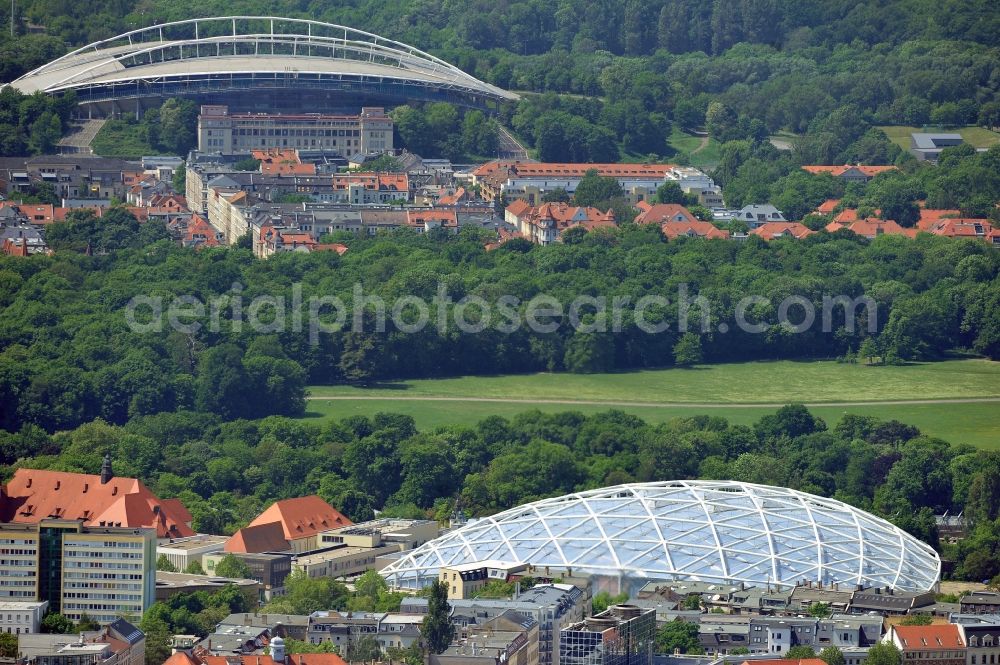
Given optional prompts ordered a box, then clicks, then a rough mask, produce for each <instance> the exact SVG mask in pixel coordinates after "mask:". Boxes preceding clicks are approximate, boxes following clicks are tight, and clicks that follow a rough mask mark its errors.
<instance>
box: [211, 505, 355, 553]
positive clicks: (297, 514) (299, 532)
mask: <svg viewBox="0 0 1000 665" xmlns="http://www.w3.org/2000/svg"><path fill="white" fill-rule="evenodd" d="M275 522H276V523H278V524H280V525H281V535H282V536H283V537H284V539H285V540H287V541H288V542H289V543H290V544H291V547H292V550H293V551H295V552H305V551H308V550H313V549H316V544H317V537H316V536H317V535H318V534H319V533H321V532H323V531H330V530H331V529H339V528H340V527H344V526H350V525H351V524H353V522H351V520H349V519H347V517H345V516H344V515H342V514H341V513H340V511H338V510H337V509H336V508H334V507H333V506H331V505H330V504H328V503H327V502H326V501H324V500H323V499H321V498H319V497H318V496H315V495H311V496H303V497H299V498H297V499H283V500H281V501H275V502H274V503H272V504H271V506H270V507H269V508H268V509H267V510H265V511H264V512H262V513H261V514H260V515H258V516H257V518H256V519H254V520H253V521H252V522H250V524H249V525H247V526H248V527H257V526H262V525H266V524H271V523H275ZM269 537H270V536H269ZM227 547H228V545H227ZM227 551H230V550H228V549H227Z"/></svg>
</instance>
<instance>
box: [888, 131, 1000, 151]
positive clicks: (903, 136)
mask: <svg viewBox="0 0 1000 665" xmlns="http://www.w3.org/2000/svg"><path fill="white" fill-rule="evenodd" d="M879 129H881V130H882V131H883V132H885V133H886V135H887V136H888V137H889V140H891V141H892V142H893V143H895V144H896V145H898V146H899V147H900V148H902V149H903V150H909V149H910V134H912V133H913V132H926V131H931V132H938V131H940V132H950V133H954V132H958V133H959V134H961V135H962V138H963V139H965V142H966V143H968V144H969V145H971V146H972V147H973V148H989V147H990V146H991V145H996V144H997V143H1000V134H997V133H996V132H991V131H990V130H988V129H986V128H985V127H976V126H974V125H972V126H969V127H959V128H958V129H934V128H930V129H924V128H921V127H904V126H901V125H890V126H884V127H879Z"/></svg>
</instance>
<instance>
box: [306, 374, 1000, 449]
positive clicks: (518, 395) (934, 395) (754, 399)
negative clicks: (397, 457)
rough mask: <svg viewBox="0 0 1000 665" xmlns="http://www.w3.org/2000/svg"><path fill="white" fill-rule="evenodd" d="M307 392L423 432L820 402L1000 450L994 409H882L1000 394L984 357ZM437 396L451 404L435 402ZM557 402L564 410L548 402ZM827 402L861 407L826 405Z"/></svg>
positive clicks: (316, 403)
mask: <svg viewBox="0 0 1000 665" xmlns="http://www.w3.org/2000/svg"><path fill="white" fill-rule="evenodd" d="M310 393H311V395H312V396H315V397H321V396H338V397H347V398H350V399H341V400H319V399H314V400H310V402H309V405H308V411H309V413H308V414H307V416H306V418H308V419H325V418H343V417H345V416H349V415H355V414H361V415H371V414H373V413H377V412H379V411H392V412H396V413H404V414H409V415H412V416H413V417H414V418H415V419H416V421H417V424H418V425H419V426H420V427H422V428H428V427H436V426H439V425H445V424H472V423H475V422H477V421H479V420H481V419H483V418H485V417H486V416H489V415H501V416H512V415H514V414H517V413H520V412H522V411H526V410H529V409H533V408H539V409H541V410H543V411H546V412H558V411H568V410H576V411H582V412H584V413H596V412H598V411H602V410H605V409H607V408H620V409H622V410H624V411H627V412H629V413H634V414H635V415H638V416H640V417H642V418H644V419H647V420H649V421H651V422H663V421H666V420H670V419H671V418H676V417H679V416H689V415H696V414H711V415H718V416H723V417H725V418H727V419H729V420H730V421H732V422H736V423H752V422H754V421H755V420H757V419H758V418H760V416H761V415H764V414H766V413H773V412H774V410H775V407H774V406H754V405H761V404H784V403H788V402H805V403H809V404H814V405H815V404H818V406H813V407H811V409H812V410H813V412H814V413H816V414H817V415H819V416H821V417H823V418H824V419H826V420H827V422H828V423H830V424H831V425H832V424H834V423H836V421H837V420H839V419H840V417H841V416H842V415H843V414H844V413H856V414H863V415H872V416H878V417H880V418H886V419H888V418H895V419H898V420H901V421H903V422H906V423H910V424H912V425H915V426H917V427H919V428H920V429H921V430H922V431H924V432H926V433H928V434H931V435H934V436H939V437H941V438H944V439H947V440H949V441H951V442H953V443H969V444H972V445H975V446H979V447H984V448H998V449H1000V418H998V417H997V415H996V414H997V412H998V405H997V403H988V402H987V403H965V404H947V403H946V404H886V403H883V404H879V402H886V401H897V400H932V399H960V398H997V397H1000V363H992V362H989V361H985V360H955V361H948V362H941V363H926V364H913V365H907V366H903V367H864V366H859V365H842V364H839V363H834V362H801V363H800V362H789V361H782V362H771V363H742V364H731V365H710V366H706V367H703V368H697V369H692V370H683V369H667V370H654V371H643V372H629V373H620V374H597V375H595V374H591V375H582V374H534V375H520V376H495V377H459V378H454V379H435V380H420V381H403V382H397V383H392V384H388V385H382V386H378V387H372V388H355V387H350V386H317V387H313V388H311V389H310ZM441 397H446V398H451V399H449V400H447V401H443V400H440V399H438V400H435V399H433V398H441ZM394 398H396V399H394ZM398 398H403V399H398ZM420 398H429V399H420ZM469 398H472V399H471V400H470V399H469ZM477 400H498V401H477ZM503 400H523V401H517V402H511V401H503ZM533 400H549V402H543V403H538V402H534V401H533ZM553 400H564V401H565V402H567V403H553V402H552V401H553ZM574 402H583V403H574ZM588 402H589V403H588ZM616 402H622V403H624V404H616ZM823 402H827V403H830V402H836V403H839V402H858V403H859V404H857V405H846V406H845V405H839V404H838V405H833V406H823V405H822V403H823ZM643 403H650V404H649V405H648V406H646V405H645V404H643ZM659 404H669V406H659ZM748 405H749V406H748Z"/></svg>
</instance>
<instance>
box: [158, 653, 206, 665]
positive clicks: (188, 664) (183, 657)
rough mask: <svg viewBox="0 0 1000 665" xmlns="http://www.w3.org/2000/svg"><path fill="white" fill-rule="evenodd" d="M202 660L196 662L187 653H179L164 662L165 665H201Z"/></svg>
mask: <svg viewBox="0 0 1000 665" xmlns="http://www.w3.org/2000/svg"><path fill="white" fill-rule="evenodd" d="M200 664H201V661H200V660H195V659H194V658H192V657H191V656H189V655H188V653H187V652H186V651H178V652H176V653H173V654H171V655H170V658H167V659H166V660H165V661H163V665H200Z"/></svg>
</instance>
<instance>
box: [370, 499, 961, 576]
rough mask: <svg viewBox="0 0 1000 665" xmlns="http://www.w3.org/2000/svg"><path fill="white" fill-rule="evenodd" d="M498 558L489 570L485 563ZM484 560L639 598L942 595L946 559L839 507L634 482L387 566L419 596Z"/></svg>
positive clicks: (463, 531)
mask: <svg viewBox="0 0 1000 665" xmlns="http://www.w3.org/2000/svg"><path fill="white" fill-rule="evenodd" d="M485 562H490V563H485ZM479 563H484V565H485V566H487V567H495V566H508V565H509V566H510V567H512V568H517V567H519V566H522V565H523V566H530V568H528V574H536V573H534V572H533V571H538V570H544V569H546V568H549V569H554V570H556V571H563V570H572V571H573V573H576V574H581V573H582V574H587V575H592V576H595V577H597V578H604V579H606V580H609V581H612V584H611V585H610V586H611V587H613V586H614V584H613V581H615V580H616V581H617V583H618V586H619V588H621V589H623V590H629V591H634V590H636V589H637V588H638V587H640V586H642V585H644V584H646V583H648V582H650V581H674V580H676V581H681V580H690V581H701V582H708V583H719V584H740V583H744V584H749V585H759V586H761V587H764V586H765V585H767V587H769V588H770V587H773V586H777V587H781V588H789V587H793V586H795V585H796V584H799V583H801V582H802V581H809V582H819V583H821V584H823V585H831V586H833V585H839V584H844V585H846V586H850V587H853V586H854V585H862V586H865V587H879V586H887V587H890V588H893V589H898V590H901V591H926V590H929V589H932V588H934V586H935V585H936V584H937V582H938V579H939V577H940V572H941V560H940V558H939V557H938V555H937V553H936V552H935V551H934V549H933V548H931V547H930V546H929V545H927V544H925V543H922V542H920V541H919V540H917V539H916V538H914V537H913V536H911V535H910V534H908V533H906V532H904V531H902V530H901V529H899V528H897V527H896V526H894V525H893V524H891V523H889V522H887V521H886V520H884V519H882V518H879V517H876V516H874V515H871V514H869V513H866V512H864V511H862V510H859V509H857V508H855V507H853V506H850V505H848V504H845V503H842V502H840V501H837V500H835V499H828V498H823V497H819V496H815V495H812V494H807V493H805V492H799V491H797V490H791V489H786V488H782V487H771V486H767V485H756V484H751V483H742V482H735V481H728V480H721V481H720V480H680V481H664V482H653V483H633V484H627V485H618V486H614V487H607V488H603V489H597V490H589V491H585V492H577V493H574V494H568V495H565V496H561V497H556V498H552V499H542V500H540V501H535V502H532V503H528V504H525V505H523V506H519V507H517V508H512V509H510V510H506V511H504V512H502V513H499V514H497V515H493V516H491V517H486V518H483V519H480V520H477V521H474V522H472V521H470V522H469V523H468V524H466V525H465V526H463V527H461V528H458V529H456V530H454V531H451V532H449V533H446V534H445V535H443V536H441V537H439V538H437V539H435V540H432V541H430V542H428V543H425V544H423V545H421V546H420V547H418V548H416V549H414V550H412V551H410V552H407V553H406V554H405V555H403V556H402V557H400V558H399V559H397V560H396V561H394V562H393V563H391V564H390V565H389V566H387V567H386V568H384V569H383V570H382V571H381V573H382V575H383V576H384V577H385V578H386V580H387V581H388V582H389V584H390V585H393V586H395V587H400V588H419V587H422V586H425V585H426V584H429V583H430V582H431V581H433V580H434V579H437V577H438V575H439V572H440V569H441V568H447V567H450V566H463V567H464V566H468V565H472V564H479Z"/></svg>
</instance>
